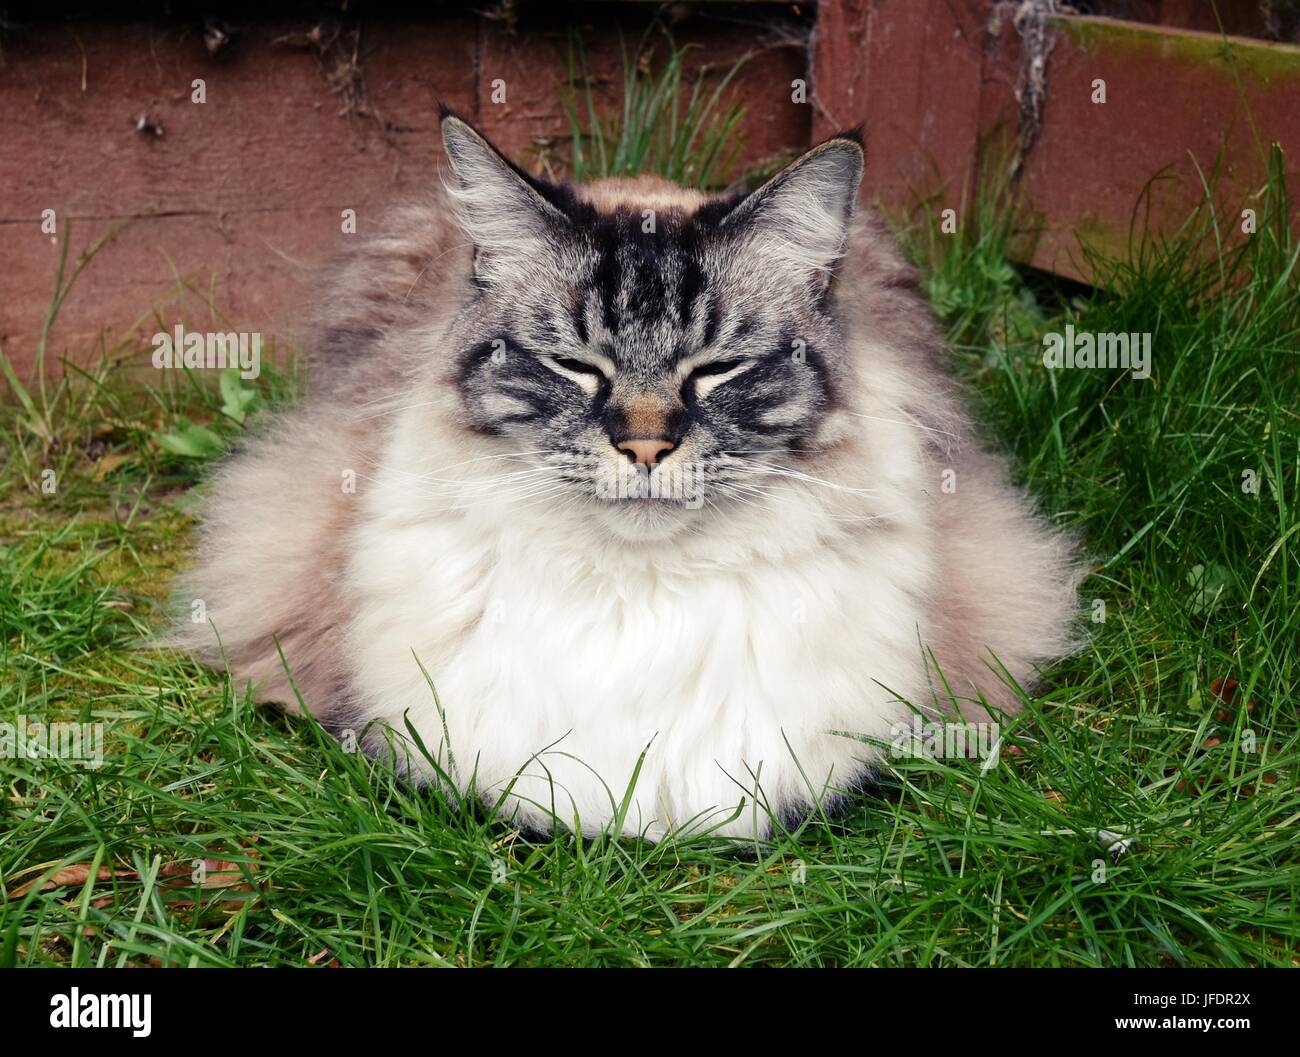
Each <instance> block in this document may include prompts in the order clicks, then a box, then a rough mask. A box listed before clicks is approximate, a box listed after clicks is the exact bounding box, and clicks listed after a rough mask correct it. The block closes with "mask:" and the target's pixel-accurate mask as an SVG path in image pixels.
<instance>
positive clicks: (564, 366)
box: [550, 356, 605, 378]
mask: <svg viewBox="0 0 1300 1057" xmlns="http://www.w3.org/2000/svg"><path fill="white" fill-rule="evenodd" d="M550 362H551V363H553V364H555V366H556V367H559V368H560V369H561V370H565V371H570V372H572V373H573V374H586V375H590V376H591V377H593V378H604V377H605V372H604V371H602V370H601V369H600V368H599V367H597V366H596V365H595V364H594V363H587V362H586V361H584V360H575V359H573V358H572V357H569V356H552V357H550Z"/></svg>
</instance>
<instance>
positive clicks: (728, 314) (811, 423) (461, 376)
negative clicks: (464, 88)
mask: <svg viewBox="0 0 1300 1057" xmlns="http://www.w3.org/2000/svg"><path fill="white" fill-rule="evenodd" d="M444 140H445V142H446V145H447V152H448V156H449V158H450V159H451V161H452V166H453V172H454V174H455V177H456V185H455V186H453V187H451V188H450V191H451V193H452V195H453V197H454V198H455V199H456V200H457V202H458V205H459V207H460V216H461V220H462V223H463V225H464V226H465V228H466V230H467V232H468V233H469V234H470V235H471V238H472V239H473V241H474V244H475V275H474V278H473V289H474V293H473V295H472V297H471V299H470V302H469V304H468V305H467V307H466V309H465V311H464V312H463V313H462V314H461V317H460V319H459V320H458V322H457V326H456V328H455V334H454V340H455V342H456V344H457V346H458V348H457V361H456V362H457V380H458V383H459V386H460V391H461V394H462V397H463V400H464V406H465V409H466V412H467V415H468V418H469V421H470V423H471V426H472V428H474V429H476V430H478V431H481V432H484V433H487V434H491V435H494V436H499V437H502V438H506V439H508V440H510V441H511V442H513V444H514V445H515V446H516V450H517V452H518V461H520V462H521V463H522V461H525V460H526V461H527V463H528V464H529V465H530V466H531V467H533V468H534V469H535V470H536V472H535V473H531V474H530V475H525V476H518V477H506V478H504V479H506V480H511V481H516V482H518V481H527V482H528V483H529V484H530V485H531V487H527V488H520V489H519V492H520V495H521V496H526V497H527V499H525V500H524V501H527V502H578V503H582V504H584V505H585V506H587V507H589V508H590V511H591V513H592V516H593V517H594V518H596V519H597V520H598V521H599V522H600V523H601V524H603V525H604V526H605V527H606V528H607V529H608V530H609V531H610V532H611V533H613V534H615V535H616V536H619V537H621V538H624V539H627V540H629V541H634V540H647V541H648V540H661V539H665V538H668V537H670V536H672V535H674V534H675V533H677V532H679V531H681V530H682V529H684V528H686V527H688V526H689V525H691V524H692V523H693V522H694V521H696V520H698V519H700V518H707V517H708V516H709V514H710V512H711V511H720V510H721V511H724V512H725V509H726V507H727V506H728V505H729V504H735V503H753V502H755V501H757V500H759V499H761V497H762V495H763V494H764V489H763V479H764V477H765V476H766V475H768V474H769V473H771V472H773V471H774V470H775V469H777V468H779V467H789V466H792V465H796V464H797V463H798V461H799V459H800V458H801V457H804V456H806V455H807V454H808V453H809V452H810V451H811V450H812V448H813V446H814V444H815V442H816V436H817V432H818V427H819V425H820V424H821V420H822V418H823V416H824V415H825V414H826V413H827V412H828V410H830V409H831V408H832V407H833V406H834V403H835V400H836V386H837V381H839V380H840V378H841V374H842V371H843V361H844V357H843V354H842V349H841V336H840V331H839V327H838V325H837V323H836V321H835V317H834V311H833V299H832V296H831V289H830V284H829V268H830V265H831V264H832V262H833V261H834V260H835V258H836V257H837V256H838V255H839V253H840V252H841V251H842V249H843V244H844V240H845V237H846V234H847V224H848V221H849V218H850V216H851V212H852V204H853V200H854V197H855V195H856V191H857V185H858V180H859V178H860V175H861V157H862V155H861V148H860V146H859V145H858V144H857V143H856V142H855V141H854V140H852V139H848V138H840V139H836V140H832V141H829V142H828V143H827V144H824V145H823V146H822V147H820V148H817V149H816V150H814V151H813V152H811V153H810V154H808V155H805V157H804V158H802V159H800V160H799V161H798V162H796V163H795V164H794V165H792V166H790V167H789V168H787V169H786V170H785V171H784V172H783V173H781V174H780V175H778V176H777V177H775V178H774V179H773V180H772V181H769V183H768V184H766V185H764V187H762V188H760V189H759V190H758V191H755V192H753V193H752V194H751V195H749V196H747V197H745V196H732V197H729V198H725V199H716V200H711V201H709V200H705V199H703V198H702V196H699V195H696V194H694V193H693V192H684V191H681V190H680V189H669V188H668V187H667V186H666V185H655V184H641V185H636V184H607V185H603V186H597V187H596V188H595V189H593V190H590V191H588V190H585V189H583V188H577V189H569V188H564V187H555V186H552V185H549V184H542V183H540V182H538V181H534V180H531V179H528V178H526V177H524V176H523V174H521V173H520V172H519V171H518V170H516V169H514V168H513V167H512V166H510V165H509V163H508V162H506V161H505V160H504V159H502V158H501V157H500V156H499V155H498V154H497V153H496V152H495V151H494V150H493V149H492V148H491V146H490V145H489V144H487V143H486V141H484V140H483V139H482V138H481V137H480V136H479V135H478V134H477V133H475V132H474V131H473V130H472V129H470V128H469V126H467V125H465V124H464V123H463V122H461V121H459V119H456V118H454V117H448V118H446V119H445V121H444Z"/></svg>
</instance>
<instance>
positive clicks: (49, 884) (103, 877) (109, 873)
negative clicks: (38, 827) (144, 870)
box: [9, 863, 140, 899]
mask: <svg viewBox="0 0 1300 1057" xmlns="http://www.w3.org/2000/svg"><path fill="white" fill-rule="evenodd" d="M89 876H90V865H89V864H88V863H78V864H77V865H76V866H65V867H64V868H63V869H62V870H56V871H55V872H54V874H53V876H51V877H49V878H48V879H46V881H45V882H44V883H43V884H42V885H41V891H42V892H49V891H51V890H52V889H55V888H66V887H68V885H81V884H85V883H86V878H88V877H89ZM114 877H121V878H123V879H124V880H127V881H136V880H139V878H140V875H139V874H137V873H136V872H135V871H134V870H114V869H113V868H112V867H111V866H101V867H100V868H99V870H98V871H97V872H96V874H95V882H96V883H98V882H100V881H111V880H112V879H113V878H114ZM34 887H36V881H28V882H27V883H26V884H25V885H19V886H18V887H17V888H15V889H14V890H13V891H12V892H10V893H9V898H10V899H19V898H21V897H22V896H25V895H26V894H27V893H28V892H30V891H31V890H32V889H33V888H34Z"/></svg>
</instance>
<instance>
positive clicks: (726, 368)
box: [689, 360, 746, 378]
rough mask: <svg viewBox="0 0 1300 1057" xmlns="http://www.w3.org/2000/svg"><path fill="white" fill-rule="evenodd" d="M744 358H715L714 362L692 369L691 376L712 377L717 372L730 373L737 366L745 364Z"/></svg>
mask: <svg viewBox="0 0 1300 1057" xmlns="http://www.w3.org/2000/svg"><path fill="white" fill-rule="evenodd" d="M745 362H746V361H744V360H714V361H713V362H712V363H706V364H702V365H701V366H699V367H696V368H695V370H693V371H691V373H690V375H689V377H691V378H710V377H712V376H713V375H715V374H730V373H731V372H732V371H734V370H735V369H736V368H737V367H743V366H744V365H745Z"/></svg>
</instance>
